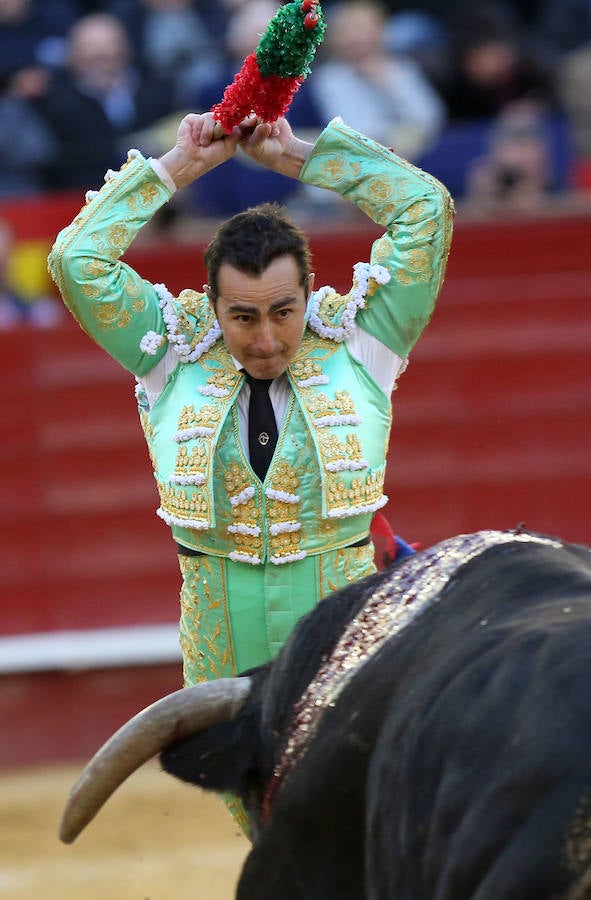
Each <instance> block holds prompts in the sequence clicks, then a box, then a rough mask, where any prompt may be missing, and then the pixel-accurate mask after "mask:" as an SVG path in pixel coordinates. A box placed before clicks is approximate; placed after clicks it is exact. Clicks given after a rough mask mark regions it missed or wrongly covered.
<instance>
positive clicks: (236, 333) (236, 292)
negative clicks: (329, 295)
mask: <svg viewBox="0 0 591 900" xmlns="http://www.w3.org/2000/svg"><path fill="white" fill-rule="evenodd" d="M313 280H314V276H313V275H310V276H308V280H307V284H306V287H305V288H304V287H303V286H302V284H301V280H300V273H299V270H298V267H297V264H296V261H295V259H294V258H293V257H292V256H290V255H285V256H280V257H278V258H277V259H275V260H273V262H272V263H271V264H270V265H269V267H268V268H267V269H265V271H264V272H263V273H262V275H256V276H255V275H249V274H246V273H244V272H241V271H239V270H238V269H236V268H234V266H231V265H230V264H229V263H223V264H222V266H221V267H220V270H219V276H218V285H219V291H218V297H217V300H216V303H215V312H216V315H217V319H218V322H219V325H220V328H221V329H222V334H223V336H224V341H225V343H226V346H227V347H228V350H229V351H230V353H231V354H232V355H233V356H234V357H235V358H236V359H237V360H238V361H239V362H240V363H241V364H242V365H243V366H244V368H245V369H246V371H247V372H248V373H249V375H252V376H253V377H254V378H277V377H278V376H279V375H282V374H283V372H285V370H286V368H287V366H288V365H289V363H290V362H291V360H292V359H293V357H294V356H295V353H296V351H297V349H298V347H299V344H300V341H301V338H302V333H303V331H304V318H305V314H306V305H307V302H308V297H309V296H310V291H311V290H312V284H313Z"/></svg>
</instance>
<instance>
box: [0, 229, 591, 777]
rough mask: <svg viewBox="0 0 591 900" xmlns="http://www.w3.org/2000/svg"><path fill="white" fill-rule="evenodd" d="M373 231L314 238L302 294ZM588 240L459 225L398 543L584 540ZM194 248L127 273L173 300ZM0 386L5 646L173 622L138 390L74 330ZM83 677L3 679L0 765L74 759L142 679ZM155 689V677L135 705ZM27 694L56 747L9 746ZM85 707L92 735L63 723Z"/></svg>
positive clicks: (36, 346)
mask: <svg viewBox="0 0 591 900" xmlns="http://www.w3.org/2000/svg"><path fill="white" fill-rule="evenodd" d="M376 234H377V232H376V231H373V230H371V231H367V230H363V231H348V232H345V233H343V234H338V233H335V232H332V233H326V234H322V233H318V234H315V235H314V236H313V241H312V244H313V249H314V253H315V261H316V268H317V271H318V280H317V284H324V283H332V284H333V285H334V286H335V287H337V288H341V289H342V288H346V287H348V284H349V280H350V273H351V265H352V264H353V263H354V262H356V261H357V260H360V259H366V258H367V251H368V244H369V242H370V241H371V239H372V237H374V236H375V235H376ZM590 237H591V220H590V219H588V218H585V217H571V218H566V217H565V218H560V219H551V218H548V219H545V220H536V221H523V222H516V221H515V222H511V223H507V224H498V223H497V224H490V223H489V224H484V223H480V224H472V225H469V224H467V223H465V224H462V223H461V222H460V223H458V225H457V228H456V235H455V238H454V244H453V247H452V253H451V257H450V264H449V270H448V276H447V279H446V283H445V286H444V289H443V291H442V295H441V299H440V302H439V305H438V309H437V311H436V313H435V315H434V317H433V320H432V323H431V325H430V326H429V328H428V330H427V332H426V333H425V335H424V336H423V338H422V339H421V341H420V342H419V344H418V345H417V348H416V350H415V351H414V353H413V354H412V358H411V364H410V366H409V369H408V371H407V372H406V373H405V374H404V375H403V376H402V378H401V379H400V386H399V390H398V391H397V392H396V394H395V395H394V410H395V424H394V428H393V433H392V441H391V449H390V462H389V472H388V479H387V492H388V494H389V495H390V498H391V500H390V504H389V506H388V507H387V508H386V514H387V515H388V517H389V518H390V520H391V522H392V524H393V525H394V527H395V530H397V531H398V533H400V534H401V535H402V536H403V537H405V538H406V539H407V540H412V541H420V542H422V543H423V545H429V544H431V543H433V542H435V541H437V540H439V539H441V538H443V537H447V536H450V535H451V534H455V533H458V532H464V531H472V530H477V529H480V528H489V527H493V528H506V527H512V526H516V525H518V524H519V523H522V522H523V523H525V525H526V527H528V528H530V529H532V530H536V531H541V532H545V533H549V534H553V535H559V536H562V537H564V538H567V539H570V540H575V541H582V542H585V543H590V544H591V523H590V520H589V514H588V511H589V509H590V508H591V463H590V461H589V452H590V450H591V390H590V386H589V385H590V378H589V376H590V374H591V365H590V352H591V277H590V276H591V258H590V256H589V245H590ZM201 250H202V247H197V248H196V249H195V248H194V247H191V246H188V245H182V244H170V243H169V242H166V241H163V242H162V243H158V244H156V245H144V246H143V247H142V246H139V247H138V248H137V249H134V250H133V252H130V253H129V255H128V259H129V261H130V262H131V263H132V264H134V265H135V266H136V268H138V269H139V270H140V271H141V272H142V274H143V275H144V276H145V277H146V278H148V279H150V280H154V281H164V282H166V283H167V284H168V286H169V287H170V288H171V289H172V290H174V291H178V290H180V289H181V288H183V287H187V286H191V287H199V286H200V285H201V284H202V282H203V271H202V268H201V265H202V264H201ZM0 373H1V377H0V396H1V399H2V412H3V417H2V424H1V426H0V431H1V440H0V494H1V497H2V504H1V505H0V548H1V549H0V585H1V591H2V606H1V610H0V633H3V634H17V633H26V632H39V631H51V630H59V629H71V628H92V627H99V626H100V627H104V626H109V625H133V624H135V623H140V624H146V623H159V622H172V621H174V620H175V619H176V618H177V615H178V611H177V592H178V587H179V576H178V572H177V563H176V557H175V553H174V547H173V544H172V541H171V539H170V537H169V533H168V530H167V528H166V526H164V525H163V524H162V523H161V521H160V520H159V519H158V518H157V517H156V516H155V512H154V511H155V508H156V506H157V495H156V489H155V485H154V482H153V478H152V474H151V471H150V466H149V463H148V458H147V452H146V449H145V446H144V442H143V437H142V434H141V430H140V427H139V423H138V421H137V417H136V411H135V403H134V397H133V387H134V385H133V379H132V378H131V377H130V376H129V375H127V374H126V373H125V372H123V371H122V370H120V369H119V367H118V366H117V365H116V364H115V363H114V362H113V361H112V360H110V359H109V358H108V357H107V356H106V355H104V354H103V353H102V351H100V350H99V349H98V348H97V347H95V346H94V345H93V344H92V343H91V342H90V341H89V339H88V338H86V337H85V336H84V335H83V334H82V332H81V331H80V330H79V329H78V326H77V325H75V324H74V323H70V322H68V323H67V324H66V325H65V326H64V327H63V328H60V329H57V330H55V331H49V332H13V333H9V334H0ZM120 674H121V673H120ZM97 677H99V680H100V677H102V676H97V673H94V674H91V675H88V676H84V677H83V676H80V677H79V678H78V680H77V687H76V690H72V687H71V685H70V688H69V689H68V690H67V691H63V690H62V688H63V683H64V679H65V680H66V681H67V680H68V676H67V675H66V676H63V677H61V676H59V677H58V676H56V675H52V676H51V677H49V676H48V677H47V679H45V680H43V677H42V676H41V675H35V676H32V677H31V679H30V680H28V679H27V678H26V676H19V677H18V678H15V677H10V676H4V677H1V676H0V718H3V721H4V726H5V727H4V738H5V739H4V741H3V742H2V743H3V746H4V750H3V751H2V753H0V764H2V763H4V764H14V763H15V762H16V761H19V762H27V761H35V760H37V759H47V758H57V757H58V756H59V755H60V754H61V755H78V754H81V753H82V754H86V753H87V752H89V751H90V750H92V749H94V747H95V746H96V744H97V742H98V740H99V738H100V739H101V740H102V738H103V737H104V735H105V733H108V731H109V730H110V729H111V727H113V726H116V725H117V724H118V722H119V721H120V719H119V718H117V717H123V716H124V715H127V714H131V713H132V712H135V711H136V709H137V708H138V705H137V699H138V697H139V694H138V691H137V681H138V677H137V671H136V672H133V673H130V678H129V679H128V680H127V681H126V680H125V678H123V677H121V679H120V681H119V684H120V685H121V686H122V687H121V690H122V691H123V692H125V704H122V703H117V704H110V705H109V704H107V703H105V706H104V708H102V707H101V706H100V704H98V703H95V700H96V696H97V694H96V679H97ZM174 678H175V676H174V675H173V678H172V680H174ZM140 680H141V679H140ZM157 682H158V678H157V675H154V674H153V673H150V677H149V679H148V681H147V682H146V684H149V691H148V693H150V692H151V691H152V690H153V692H154V693H153V696H150V697H146V696H145V695H146V691H144V692H143V694H142V698H141V699H142V702H143V701H144V700H145V701H146V702H148V700H149V699H154V697H155V696H157V695H158V693H159V689H158V684H157ZM170 682H171V671H170V668H169V667H162V684H161V685H160V687H163V688H164V689H170ZM33 683H35V684H36V685H37V689H38V687H39V684H40V683H42V685H43V690H42V691H41V696H42V697H43V700H44V708H45V710H46V712H47V715H46V716H45V718H46V721H47V718H48V716H49V718H51V715H52V709H53V707H52V704H54V703H55V704H58V705H59V707H60V709H61V710H62V711H63V713H64V714H65V716H66V717H67V720H68V721H69V722H70V723H71V725H72V726H73V727H70V728H68V729H66V730H65V731H64V734H63V740H62V741H61V742H60V741H59V740H57V738H56V737H55V732H56V731H57V733H59V729H57V730H56V729H53V730H52V737H51V739H50V740H45V738H44V737H43V729H42V724H38V725H37V726H35V727H36V728H38V729H40V730H39V731H38V732H37V733H36V734H37V736H36V737H35V736H34V735H33V736H32V735H31V732H30V731H29V732H28V734H27V739H26V740H25V741H24V742H23V740H22V737H21V738H19V734H22V730H20V726H19V721H18V712H19V711H22V710H25V709H26V703H25V698H26V697H27V696H28V695H27V687H26V686H27V685H29V687H31V685H32V684H33ZM109 683H110V682H109ZM60 684H61V685H62V688H60ZM52 685H53V686H54V687H55V691H54V688H53V687H52ZM134 685H135V687H134ZM58 691H61V693H59V692H58ZM93 698H95V699H94V700H93ZM70 703H72V704H73V703H77V706H76V708H73V707H72V708H71V707H70V705H69V704H70ZM86 704H90V705H91V707H92V708H93V716H92V721H91V722H89V721H87V718H86V716H84V726H83V727H80V728H77V727H76V721H77V717H78V721H79V719H80V716H81V715H82V713H81V710H82V708H86V709H88V706H87V705H86ZM123 706H125V708H122V707H123ZM115 718H117V721H114V719H115ZM66 731H67V734H66Z"/></svg>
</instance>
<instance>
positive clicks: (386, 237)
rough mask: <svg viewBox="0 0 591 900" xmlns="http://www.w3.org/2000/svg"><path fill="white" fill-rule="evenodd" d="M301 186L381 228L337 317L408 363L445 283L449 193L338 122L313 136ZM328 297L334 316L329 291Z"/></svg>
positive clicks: (450, 221)
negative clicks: (340, 201) (328, 194)
mask: <svg viewBox="0 0 591 900" xmlns="http://www.w3.org/2000/svg"><path fill="white" fill-rule="evenodd" d="M300 180H301V181H304V182H306V183H308V184H313V185H315V186H317V187H322V188H326V189H328V190H332V191H335V192H337V193H338V194H340V195H341V196H342V197H344V198H346V199H347V200H350V201H351V202H352V203H355V204H356V205H357V206H358V207H359V209H361V210H362V211H363V212H364V213H365V214H366V215H367V216H369V218H370V219H372V220H373V221H374V222H376V223H377V224H378V225H381V226H383V227H384V228H385V229H386V231H385V233H384V234H383V235H382V236H381V237H380V238H378V239H377V240H376V241H375V242H374V243H373V245H372V248H371V256H370V263H369V265H366V266H365V270H364V271H365V276H364V277H362V269H360V268H359V265H361V264H359V265H358V266H355V276H354V283H353V287H352V290H351V293H350V294H349V295H348V296H347V297H344V298H341V299H342V301H343V310H345V312H344V313H342V317H343V319H345V318H346V317H347V316H348V318H349V319H351V317H352V315H353V314H356V318H355V321H356V323H357V325H359V327H360V328H362V329H363V330H364V331H366V332H368V333H369V334H371V335H372V336H373V337H375V338H377V339H378V340H380V341H381V342H382V343H384V344H386V345H387V346H388V347H389V348H390V349H391V350H392V351H393V352H394V353H397V354H398V355H399V356H401V357H406V356H407V355H408V353H409V351H410V350H411V349H412V347H413V346H414V344H415V343H416V341H417V340H418V338H419V336H420V335H421V333H422V331H423V330H424V328H425V327H426V325H427V324H428V322H429V320H430V318H431V315H432V313H433V308H434V306H435V301H436V299H437V295H438V293H439V291H440V288H441V285H442V283H443V277H444V273H445V266H446V263H447V257H448V254H449V248H450V243H451V236H452V224H453V214H454V208H453V201H452V199H451V197H450V195H449V192H448V191H447V189H446V188H445V187H444V186H443V185H442V184H441V183H440V182H439V181H438V180H437V179H436V178H434V177H433V176H431V175H428V174H427V173H426V172H423V171H421V170H420V169H418V168H417V167H416V166H413V165H412V164H411V163H409V162H407V161H406V160H404V159H401V158H400V157H399V156H397V155H396V154H395V153H394V152H393V151H391V150H389V149H387V148H386V147H383V146H382V145H381V144H378V143H376V142H375V141H373V140H371V139H369V138H367V137H365V136H364V135H362V134H359V133H358V132H356V131H353V129H351V128H349V127H348V126H347V125H345V124H344V123H343V122H342V120H340V119H333V120H332V121H331V122H330V123H329V124H328V126H327V127H326V128H325V130H324V131H323V132H322V134H321V135H320V137H319V138H318V140H317V142H316V144H315V146H314V150H313V151H312V153H311V154H310V156H309V157H308V159H307V160H306V163H305V164H304V166H303V168H302V171H301V173H300ZM327 297H328V300H327V302H329V303H330V304H331V305H332V308H333V310H334V308H335V301H336V298H335V295H334V293H333V294H332V295H330V294H329V295H327ZM347 307H349V309H348V311H347ZM352 307H356V309H353V308H352ZM325 312H326V310H325ZM322 316H323V313H322V310H321V311H320V318H321V319H322ZM329 316H330V312H329ZM333 330H334V329H333Z"/></svg>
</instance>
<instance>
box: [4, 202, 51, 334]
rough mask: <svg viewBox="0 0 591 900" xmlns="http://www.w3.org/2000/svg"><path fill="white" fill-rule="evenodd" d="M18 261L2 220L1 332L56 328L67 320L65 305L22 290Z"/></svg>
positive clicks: (8, 226) (8, 230)
mask: <svg viewBox="0 0 591 900" xmlns="http://www.w3.org/2000/svg"><path fill="white" fill-rule="evenodd" d="M14 258H15V240H14V234H13V231H12V229H11V227H10V225H9V224H8V223H7V222H5V221H4V220H3V219H0V331H5V330H6V329H9V328H15V327H17V326H18V325H33V326H35V327H37V328H50V327H51V326H53V325H56V324H57V323H58V322H59V321H60V320H62V319H63V308H62V306H61V304H59V303H57V301H56V300H54V299H53V298H52V297H51V296H49V295H47V296H45V295H43V294H35V295H30V296H27V295H26V294H25V293H24V292H23V291H21V290H19V288H18V287H17V286H16V284H15V281H16V279H15V278H14V277H13V271H12V269H13V265H12V264H13V261H14ZM43 268H44V269H45V266H44V267H43ZM44 274H45V275H46V273H44Z"/></svg>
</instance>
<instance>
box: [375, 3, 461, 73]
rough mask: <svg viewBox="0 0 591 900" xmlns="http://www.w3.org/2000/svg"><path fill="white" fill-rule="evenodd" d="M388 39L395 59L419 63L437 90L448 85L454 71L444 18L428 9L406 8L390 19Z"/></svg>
mask: <svg viewBox="0 0 591 900" xmlns="http://www.w3.org/2000/svg"><path fill="white" fill-rule="evenodd" d="M446 14H447V15H449V9H447V10H446ZM385 40H386V46H387V48H388V50H389V51H390V52H391V53H394V55H395V56H398V57H406V58H407V59H413V60H414V61H415V62H416V63H418V65H419V67H420V68H421V70H422V71H423V72H424V73H425V75H427V77H428V78H429V80H430V82H431V83H432V84H433V85H434V87H435V88H437V89H438V90H439V85H441V84H444V83H445V81H446V79H447V76H448V72H449V68H450V34H449V28H448V26H447V25H446V23H445V20H444V19H442V18H440V17H439V16H438V15H434V14H432V13H429V12H426V11H424V10H415V9H402V10H400V11H399V12H394V13H393V14H392V15H391V16H390V17H389V18H388V22H387V25H386V34H385Z"/></svg>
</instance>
